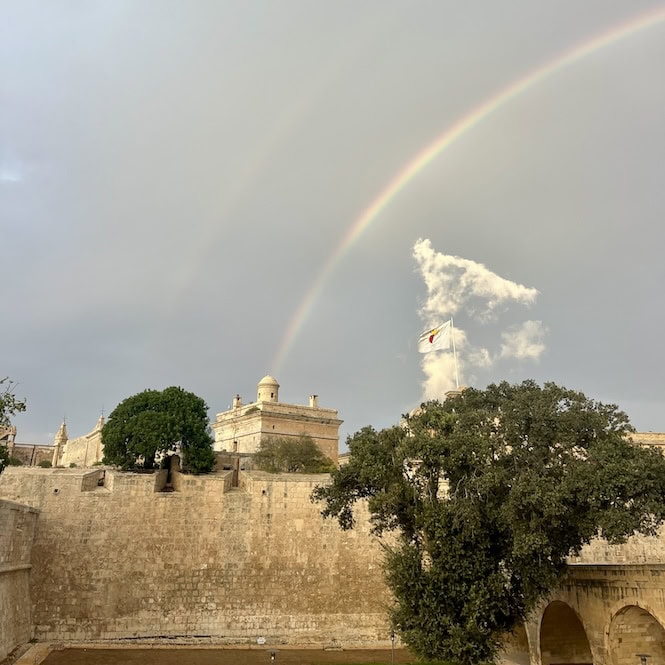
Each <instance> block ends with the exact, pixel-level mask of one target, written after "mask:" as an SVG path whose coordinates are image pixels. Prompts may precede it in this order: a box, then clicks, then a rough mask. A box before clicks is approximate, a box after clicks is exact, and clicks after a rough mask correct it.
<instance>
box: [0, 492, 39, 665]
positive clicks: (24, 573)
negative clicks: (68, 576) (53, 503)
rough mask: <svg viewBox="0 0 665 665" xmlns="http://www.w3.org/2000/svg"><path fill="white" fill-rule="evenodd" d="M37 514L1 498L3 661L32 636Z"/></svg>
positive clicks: (0, 654)
mask: <svg viewBox="0 0 665 665" xmlns="http://www.w3.org/2000/svg"><path fill="white" fill-rule="evenodd" d="M37 514H38V511H37V510H35V509H34V508H30V507H28V506H23V505H21V504H18V503H14V502H11V501H3V500H1V499H0V661H1V660H3V659H4V658H5V657H6V656H7V654H8V653H10V652H11V651H12V650H13V649H14V648H15V647H17V646H19V645H21V644H24V643H25V642H27V641H28V640H29V639H30V638H31V628H32V619H31V616H30V589H29V584H28V578H29V575H30V556H31V552H32V541H33V537H34V534H35V526H36V523H37Z"/></svg>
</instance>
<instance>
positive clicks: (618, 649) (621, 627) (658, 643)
mask: <svg viewBox="0 0 665 665" xmlns="http://www.w3.org/2000/svg"><path fill="white" fill-rule="evenodd" d="M607 653H608V655H609V656H610V658H611V663H612V665H635V663H639V662H640V659H639V657H638V654H644V655H646V656H648V658H647V660H646V662H647V663H648V665H656V663H665V628H663V625H662V624H661V623H660V621H659V620H658V619H657V618H656V617H655V616H654V614H653V613H652V612H650V611H649V610H648V609H646V608H645V607H643V606H642V604H641V603H633V604H631V605H625V606H624V607H622V608H621V609H620V610H619V611H618V612H616V613H614V614H613V615H612V619H611V620H610V625H609V629H608V630H607Z"/></svg>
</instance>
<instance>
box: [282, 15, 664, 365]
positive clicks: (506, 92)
mask: <svg viewBox="0 0 665 665" xmlns="http://www.w3.org/2000/svg"><path fill="white" fill-rule="evenodd" d="M663 21H665V7H660V8H658V9H656V10H654V11H650V12H647V13H645V14H640V15H639V16H637V17H634V18H632V19H631V20H630V21H628V22H626V23H622V24H621V25H618V26H615V27H613V28H611V29H610V30H608V31H606V32H604V33H602V34H601V35H599V36H597V37H593V38H592V39H590V40H588V41H585V42H584V43H582V44H579V45H577V46H575V47H573V48H572V49H570V50H568V51H565V52H564V53H563V54H561V55H559V56H557V57H556V58H554V59H552V60H550V61H548V62H546V63H545V64H544V65H541V66H540V67H539V68H537V69H535V70H533V71H531V72H530V73H528V74H526V75H525V76H523V77H522V78H520V79H518V80H517V81H515V82H513V83H511V84H510V85H508V87H506V88H504V89H503V90H501V91H499V92H498V93H497V94H495V95H493V96H492V97H489V98H488V99H486V100H485V101H484V102H482V103H481V104H480V105H479V106H477V107H476V108H474V109H473V110H471V111H470V112H469V113H468V114H467V115H465V116H464V117H462V118H460V119H459V120H458V121H457V122H456V123H455V124H454V125H452V127H449V128H448V129H446V131H445V132H443V134H441V135H439V136H438V137H437V138H436V139H435V140H434V141H433V142H432V143H431V144H429V145H427V146H426V147H425V148H423V149H422V150H421V151H420V152H419V153H418V154H417V155H416V156H415V157H414V158H413V159H412V160H411V161H410V162H408V164H407V165H406V166H405V167H404V168H403V169H402V170H401V171H400V172H399V173H397V174H396V175H395V177H394V178H393V179H392V180H391V181H390V182H389V183H388V185H387V186H386V187H385V188H384V189H383V190H382V191H381V192H380V193H379V195H378V196H377V197H376V198H375V199H374V200H373V201H372V202H371V203H370V204H369V206H367V208H365V210H364V211H363V212H362V213H361V215H360V216H359V217H358V218H357V219H356V220H355V221H354V222H353V224H351V225H350V226H349V227H348V228H347V229H346V231H345V232H344V235H343V236H342V238H341V240H340V241H339V243H338V244H337V246H336V247H335V249H334V250H333V251H332V252H331V254H330V255H329V256H328V258H327V259H326V261H325V262H324V264H323V267H322V268H321V270H320V271H319V273H318V275H317V276H316V278H315V279H314V281H313V282H312V285H311V286H310V288H309V290H308V291H307V292H306V293H305V296H304V297H303V299H302V301H301V302H300V304H299V305H298V308H297V309H296V311H295V312H294V314H293V317H292V318H291V320H290V321H289V324H288V326H287V328H286V331H285V333H284V336H283V338H282V342H281V344H280V346H279V348H278V350H277V353H276V354H275V357H274V359H273V362H272V368H273V369H272V371H273V373H275V374H279V372H280V370H281V368H282V364H283V363H284V360H285V359H286V357H287V355H288V354H289V351H290V350H291V347H292V345H293V342H294V340H295V338H296V336H297V334H298V332H299V331H300V329H301V328H302V326H303V324H304V322H305V320H306V319H307V316H308V314H309V312H310V310H311V309H312V307H313V305H314V303H315V302H316V300H317V299H318V297H319V294H320V292H321V291H322V289H323V286H324V285H325V283H326V282H327V281H328V278H329V277H330V275H331V274H332V273H333V271H334V270H335V267H336V266H337V264H338V262H339V261H340V259H341V258H342V256H343V255H344V254H345V253H346V251H347V250H348V249H349V247H351V245H352V244H353V243H354V242H355V241H356V240H357V239H358V238H359V237H360V235H361V234H362V233H363V231H365V230H366V229H367V228H368V227H369V225H370V224H371V223H372V222H373V221H374V220H376V218H377V217H378V216H379V215H380V214H381V212H382V211H383V210H384V208H386V206H388V204H389V203H390V202H391V201H392V200H393V199H394V198H395V196H397V194H399V192H400V191H402V189H404V188H405V187H406V185H408V184H409V182H411V180H412V179H413V178H415V177H416V176H417V175H418V174H419V173H420V172H421V171H422V170H423V169H425V168H426V167H427V166H428V165H429V164H430V163H431V162H432V161H433V160H434V159H435V158H436V157H438V156H439V155H440V154H441V153H442V152H443V151H444V150H445V149H446V148H448V147H449V146H450V145H451V144H452V143H454V142H455V141H456V140H457V139H459V138H460V137H461V136H463V135H464V134H465V133H466V132H468V131H469V130H470V129H472V128H473V127H475V126H476V125H477V124H478V123H480V122H481V121H482V120H484V119H485V118H487V117H488V116H490V115H491V114H492V113H493V112H494V111H496V110H498V109H499V108H501V107H502V106H504V105H505V104H507V103H508V102H509V101H511V100H513V99H514V98H515V97H517V96H519V95H521V94H522V93H524V92H526V91H527V90H528V89H529V88H531V87H532V86H534V85H536V84H538V83H541V82H543V81H544V80H546V79H547V78H549V77H550V76H552V75H554V74H556V73H558V72H560V71H561V70H563V69H565V68H566V67H570V66H571V65H573V64H575V63H577V62H579V61H580V60H582V59H583V58H585V57H587V56H589V55H591V54H592V53H595V52H596V51H599V50H601V49H603V48H606V47H608V46H611V45H612V44H616V43H617V42H618V41H621V40H623V39H627V38H628V37H631V36H632V35H634V34H636V33H638V32H640V31H642V30H646V29H647V28H651V27H654V26H656V25H658V24H659V23H662V22H663Z"/></svg>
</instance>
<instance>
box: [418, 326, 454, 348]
mask: <svg viewBox="0 0 665 665" xmlns="http://www.w3.org/2000/svg"><path fill="white" fill-rule="evenodd" d="M450 323H451V322H450V321H446V322H445V323H442V324H441V325H440V326H437V327H436V328H432V329H431V330H426V331H425V332H424V333H423V334H422V335H421V336H420V337H419V338H418V351H420V353H429V352H430V351H441V350H444V351H446V350H450V328H451V325H450Z"/></svg>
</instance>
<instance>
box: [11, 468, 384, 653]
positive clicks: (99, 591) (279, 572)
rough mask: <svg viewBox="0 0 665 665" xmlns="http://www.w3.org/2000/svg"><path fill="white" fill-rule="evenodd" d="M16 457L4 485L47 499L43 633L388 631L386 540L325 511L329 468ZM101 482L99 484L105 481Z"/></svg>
mask: <svg viewBox="0 0 665 665" xmlns="http://www.w3.org/2000/svg"><path fill="white" fill-rule="evenodd" d="M231 473H232V472H228V473H222V474H215V475H212V476H205V477H197V476H188V475H180V474H177V473H176V474H175V477H174V479H173V487H174V488H176V491H172V492H159V491H155V490H156V489H159V488H160V487H161V486H162V485H163V483H162V482H161V480H160V478H159V476H158V475H157V474H152V475H140V474H126V473H121V472H117V471H110V470H106V471H104V470H94V471H84V470H80V469H26V468H15V469H14V468H11V469H7V470H6V471H5V472H4V473H3V474H2V475H1V476H0V496H3V497H7V498H11V499H13V500H16V501H22V502H26V503H29V504H31V505H33V506H35V507H36V508H39V509H40V510H41V516H40V527H39V530H38V533H37V536H36V539H35V545H34V549H33V575H32V579H31V594H32V603H33V620H34V624H35V636H36V637H37V638H38V639H44V640H58V641H65V640H99V639H101V640H104V639H117V638H126V637H145V638H147V637H156V636H186V635H188V636H193V635H199V636H202V635H206V636H211V637H213V638H215V639H217V640H220V641H255V640H256V638H257V637H259V636H264V637H265V638H266V639H267V641H268V642H269V643H279V642H285V643H287V642H288V643H300V644H302V643H316V644H326V643H331V642H332V641H333V640H336V641H338V642H340V643H342V644H348V645H350V644H367V643H372V642H374V643H375V642H376V641H385V640H386V639H387V636H388V627H387V625H386V618H385V611H384V610H385V606H386V604H387V602H388V595H387V591H386V588H385V586H384V584H383V582H382V574H381V565H380V563H381V550H380V547H379V546H378V544H377V543H376V542H375V541H374V540H373V539H372V537H371V536H370V535H369V532H368V526H367V522H366V520H365V519H361V522H360V524H359V527H358V528H357V529H354V530H353V531H350V532H342V531H341V530H340V529H339V528H338V527H337V526H336V524H335V523H334V522H332V521H329V520H326V521H324V520H322V519H321V517H320V516H319V506H316V505H314V504H312V502H311V501H310V498H309V497H310V493H311V491H312V489H313V488H314V486H315V485H316V484H318V483H321V482H325V481H326V479H327V476H325V475H324V476H321V475H315V476H290V475H277V476H274V475H271V474H264V473H261V472H248V473H242V472H241V474H240V482H241V488H240V489H238V488H236V489H233V488H231V487H230V477H231ZM100 482H102V483H103V484H102V485H100V484H99V483H100Z"/></svg>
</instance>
